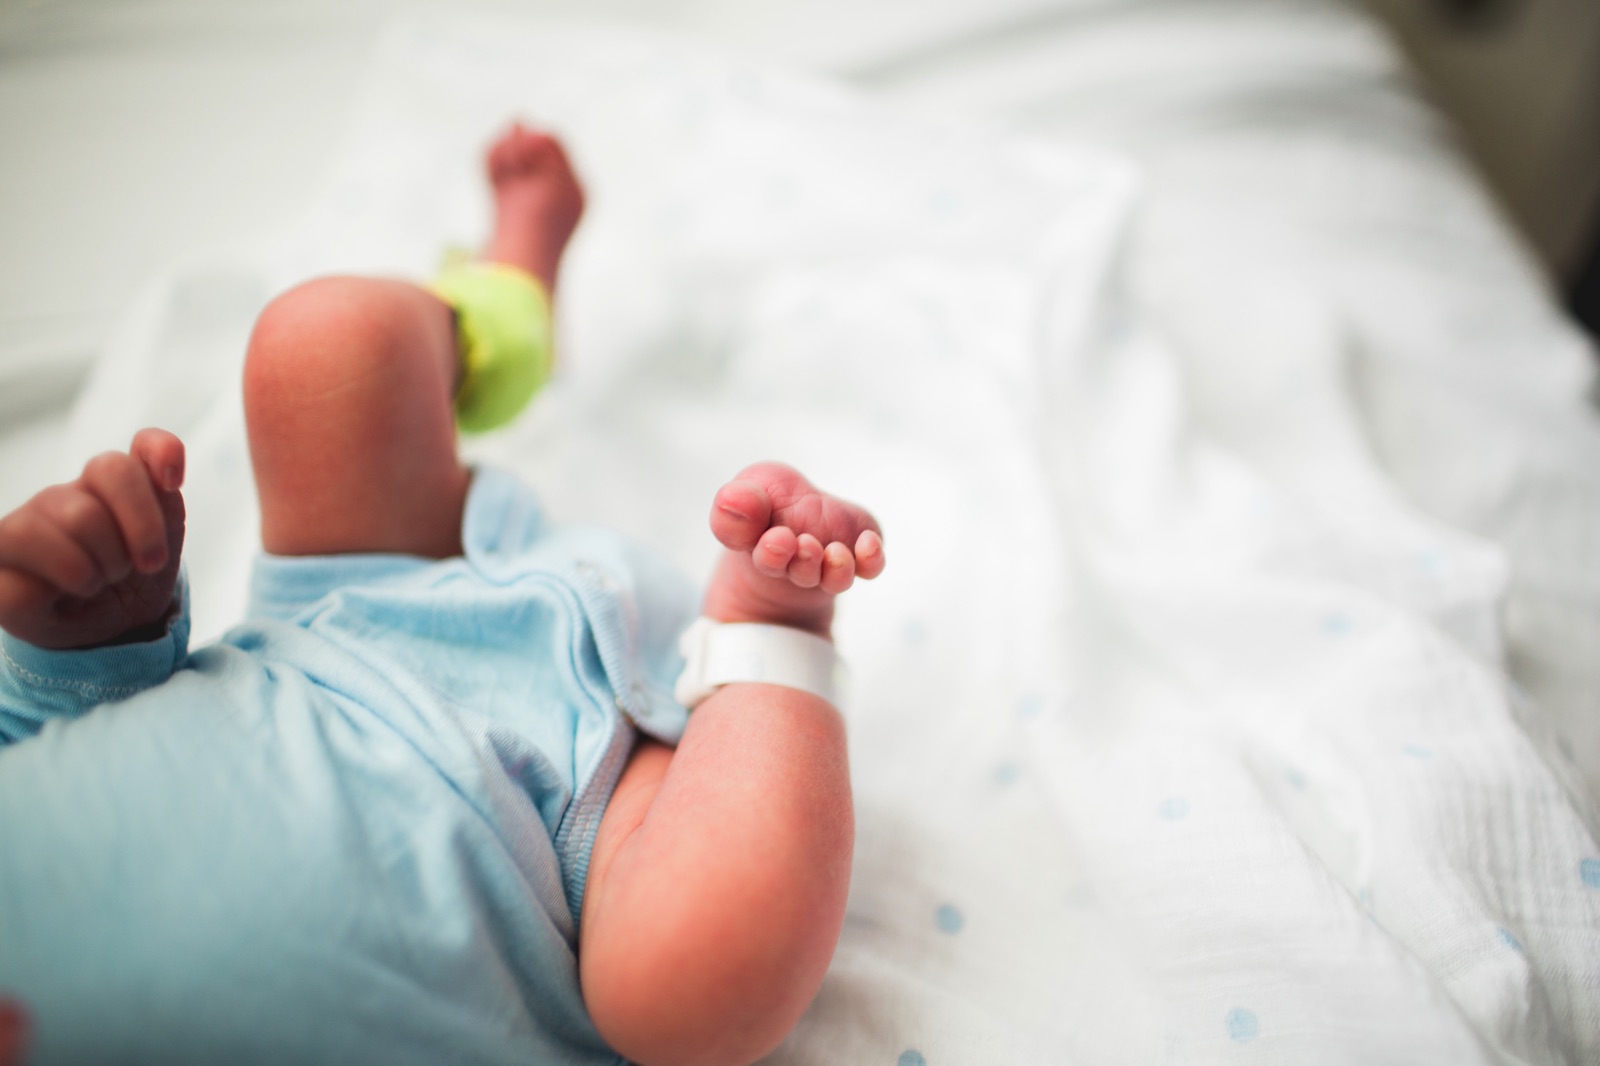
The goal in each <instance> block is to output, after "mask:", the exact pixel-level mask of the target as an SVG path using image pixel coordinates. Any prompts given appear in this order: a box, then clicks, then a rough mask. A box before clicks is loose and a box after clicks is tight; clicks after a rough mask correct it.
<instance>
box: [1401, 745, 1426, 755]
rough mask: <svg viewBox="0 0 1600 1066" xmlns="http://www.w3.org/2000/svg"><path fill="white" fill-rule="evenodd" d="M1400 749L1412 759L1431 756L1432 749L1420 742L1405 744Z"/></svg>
mask: <svg viewBox="0 0 1600 1066" xmlns="http://www.w3.org/2000/svg"><path fill="white" fill-rule="evenodd" d="M1400 750H1401V751H1403V752H1405V753H1406V754H1407V755H1409V756H1411V757H1412V758H1413V759H1431V758H1433V749H1432V748H1430V747H1426V746H1425V745H1422V744H1407V745H1406V746H1405V747H1403V748H1401V749H1400Z"/></svg>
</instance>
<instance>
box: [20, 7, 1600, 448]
mask: <svg viewBox="0 0 1600 1066" xmlns="http://www.w3.org/2000/svg"><path fill="white" fill-rule="evenodd" d="M1360 2H1364V3H1365V4H1366V5H1367V6H1368V7H1369V8H1370V10H1371V11H1372V12H1373V13H1375V14H1376V15H1377V16H1378V17H1379V20H1380V21H1381V22H1382V23H1383V24H1385V25H1387V26H1388V27H1389V28H1390V29H1391V30H1392V31H1393V33H1394V35H1395V36H1396V38H1397V39H1398V41H1399V42H1400V43H1401V45H1402V46H1403V48H1404V50H1405V52H1406V53H1408V56H1409V59H1410V60H1411V62H1412V65H1413V67H1414V68H1415V70H1416V71H1417V72H1418V75H1419V77H1420V80H1421V82H1422V83H1423V88H1424V92H1425V93H1426V94H1427V95H1429V96H1430V97H1431V98H1432V100H1433V101H1434V102H1435V103H1436V104H1437V105H1438V106H1439V107H1440V108H1441V109H1442V110H1443V112H1444V113H1445V114H1446V116H1447V117H1448V119H1449V120H1450V121H1451V122H1453V124H1454V127H1455V130H1456V139H1457V140H1458V142H1459V145H1460V147H1461V148H1463V149H1464V151H1465V153H1466V154H1467V155H1468V156H1470V158H1471V159H1473V160H1474V161H1475V162H1476V164H1477V165H1478V168H1479V169H1480V170H1481V172H1482V173H1483V175H1484V176H1485V177H1486V179H1487V182H1488V185H1489V187H1490V189H1491V191H1492V192H1493V193H1494V194H1495V196H1496V197H1497V198H1498V200H1499V202H1500V204H1501V206H1502V208H1503V210H1504V212H1505V214H1506V215H1507V216H1508V217H1509V218H1510V219H1511V220H1512V222H1513V223H1514V225H1515V227H1516V229H1517V230H1518V231H1520V233H1521V234H1522V235H1523V236H1524V238H1525V240H1526V242H1527V245H1528V247H1529V248H1530V249H1531V251H1532V253H1533V255H1534V256H1536V258H1537V260H1538V261H1539V262H1540V263H1541V264H1542V265H1543V267H1544V269H1545V271H1546V273H1547V276H1548V277H1549V279H1550V281H1551V285H1552V288H1553V289H1555V290H1557V291H1559V292H1561V293H1563V294H1564V295H1565V298H1566V299H1567V301H1568V303H1569V306H1572V307H1574V308H1575V309H1576V310H1579V311H1580V313H1581V314H1582V316H1583V317H1584V318H1585V319H1586V320H1587V322H1588V325H1589V328H1590V330H1591V331H1594V330H1596V329H1600V317H1597V315H1600V312H1597V310H1596V300H1597V299H1600V293H1597V279H1596V266H1595V258H1596V246H1597V243H1600V242H1597V236H1600V210H1597V208H1600V3H1597V2H1595V0H1211V2H1209V3H1205V4H1199V3H1196V4H1192V5H1170V4H1169V5H1162V4H1149V5H1143V4H1137V3H1136V4H1129V3H1125V2H1116V0H996V2H995V3H992V4H990V5H973V4H970V3H962V2H959V0H930V2H928V3H924V4H913V5H907V4H903V3H881V4H861V3H845V2H841V0H821V2H819V3H817V4H814V5H811V6H809V7H807V8H806V12H807V13H806V16H805V17H804V18H800V17H798V16H795V17H779V16H777V15H775V14H774V12H779V11H783V10H786V9H784V8H783V7H782V5H777V4H771V3H767V4H763V3H739V2H737V0H589V2H585V3H581V4H580V3H576V2H571V0H477V2H476V3H475V4H474V5H473V7H474V8H475V9H479V10H487V11H501V12H505V13H516V14H534V15H538V16H539V17H543V18H552V19H556V20H560V19H564V18H565V19H570V20H572V21H584V22H600V23H605V22H614V23H617V24H625V25H629V26H634V27H641V26H642V27H647V28H648V27H658V28H660V29H663V30H666V31H681V29H682V28H683V27H685V26H691V25H692V26H695V27H697V28H699V29H700V31H701V32H707V31H708V30H709V32H710V33H712V34H714V36H715V37H716V39H717V42H718V43H719V44H723V45H727V46H731V47H735V48H748V49H751V50H752V51H754V52H756V53H758V54H768V55H771V56H773V57H774V58H776V59H778V60H780V61H786V62H793V63H795V64H796V65H799V66H807V67H811V68H813V69H820V70H822V71H824V72H826V73H829V74H833V75H837V76H841V77H843V78H845V79H846V80H854V81H856V82H858V83H861V84H865V85H867V86H869V87H872V88H877V89H888V90H890V91H891V92H892V91H893V90H895V89H896V88H897V87H898V86H901V85H904V84H907V83H918V84H919V85H920V84H925V83H928V82H933V83H937V82H939V81H940V79H941V77H942V72H943V67H942V66H941V64H943V63H944V62H945V60H946V59H947V58H948V57H949V56H950V55H957V57H958V59H959V62H957V63H953V64H948V65H949V66H951V67H953V68H954V69H955V71H956V78H955V81H956V82H957V83H960V82H961V78H962V77H963V70H964V68H963V67H962V64H970V63H971V62H972V61H973V60H972V57H973V56H979V57H982V56H984V55H985V54H987V55H990V56H991V57H992V58H991V59H990V60H989V61H988V62H989V67H990V68H992V70H1001V69H1002V68H1003V67H1005V66H1006V65H1008V64H1009V63H1010V62H1011V59H1010V54H1011V53H1015V54H1016V55H1019V56H1021V55H1024V54H1025V53H1026V46H1025V44H1024V43H1022V42H1025V41H1028V40H1034V39H1038V40H1045V39H1050V38H1051V37H1052V35H1058V36H1060V37H1061V38H1062V39H1063V40H1065V39H1068V38H1069V37H1070V36H1071V33H1072V32H1076V31H1079V30H1082V29H1086V28H1090V27H1092V25H1093V24H1094V23H1095V22H1096V20H1100V21H1103V22H1105V24H1106V26H1107V27H1108V28H1111V29H1117V30H1118V31H1119V32H1120V30H1121V28H1122V27H1124V26H1136V25H1137V24H1138V23H1140V22H1141V20H1142V19H1143V18H1144V16H1143V14H1142V13H1143V11H1144V9H1146V8H1148V9H1149V10H1150V11H1151V12H1152V13H1153V14H1162V12H1161V11H1160V10H1158V9H1162V8H1163V7H1166V8H1171V9H1172V11H1173V13H1174V17H1173V21H1174V22H1175V23H1178V24H1181V23H1182V22H1183V21H1184V20H1192V21H1198V20H1200V19H1201V18H1202V17H1203V18H1204V19H1205V20H1207V21H1208V22H1211V23H1215V24H1216V25H1217V26H1219V27H1221V29H1219V30H1217V31H1216V32H1214V33H1213V34H1212V35H1211V40H1210V42H1209V43H1206V42H1202V43H1199V44H1197V45H1195V46H1194V47H1195V48H1196V49H1205V48H1208V47H1209V48H1212V49H1214V50H1216V49H1219V48H1221V49H1222V50H1224V51H1225V50H1226V48H1227V46H1228V45H1229V36H1230V34H1236V35H1237V36H1238V37H1239V38H1240V40H1241V41H1243V40H1244V39H1245V38H1248V37H1249V36H1250V34H1251V33H1253V32H1254V31H1253V30H1252V29H1251V27H1253V26H1257V25H1258V24H1268V23H1271V22H1278V23H1281V24H1283V25H1285V26H1289V27H1293V25H1294V23H1295V22H1296V19H1297V18H1298V17H1299V16H1303V15H1306V14H1308V13H1309V14H1311V15H1315V14H1316V13H1317V12H1318V11H1327V10H1329V9H1336V8H1339V7H1343V6H1350V5H1354V4H1357V3H1360ZM429 6H430V5H429V4H427V3H426V2H424V0H329V2H325V0H275V2H273V3H270V4H259V3H244V2H241V0H0V146H3V147H0V249H3V250H4V251H3V253H0V384H3V385H4V388H0V422H15V421H16V420H18V419H19V418H22V417H24V416H26V415H27V413H28V412H30V411H35V410H39V409H41V408H50V407H57V406H59V405H60V404H61V403H63V402H65V400H66V398H67V397H69V396H70V395H71V394H72V392H73V390H74V389H75V388H76V386H77V384H78V382H79V381H81V379H82V375H83V372H84V369H85V367H86V366H87V363H88V360H89V358H90V357H91V355H92V353H93V352H94V351H95V350H96V349H97V348H98V347H99V346H100V345H101V344H102V343H103V342H104V341H105V339H106V337H107V336H109V335H110V331H111V328H112V319H113V316H114V315H115V314H116V313H117V311H118V309H119V308H121V307H123V306H125V305H126V304H127V302H128V301H129V299H130V298H131V296H132V295H133V294H134V293H135V292H136V291H137V290H138V288H139V286H140V285H142V284H145V283H147V282H148V280H149V278H150V276H151V273H152V271H153V270H157V269H163V268H168V267H173V266H175V265H179V264H181V263H182V262H183V261H184V260H185V258H186V257H189V256H192V255H195V254H200V253H202V252H204V253H206V254H213V253H215V252H216V251H217V250H219V249H224V250H225V249H227V248H230V247H236V248H240V249H249V248H256V247H259V246H261V245H262V243H263V242H267V241H271V240H272V239H274V238H275V237H276V236H278V235H279V234H281V233H282V232H283V231H284V230H285V229H286V228H289V227H292V226H293V225H295V224H297V223H298V222H299V221H300V220H301V219H302V218H303V216H304V213H305V210H306V203H307V200H308V198H309V197H310V196H311V195H312V194H313V191H314V190H316V189H318V188H319V187H320V184H321V182H322V181H323V180H324V179H325V174H324V173H323V172H321V171H320V170H318V169H317V168H316V167H315V166H307V165H306V161H307V160H318V159H332V158H333V157H334V156H335V154H336V153H337V151H338V148H339V138H340V136H341V133H342V131H343V129H344V124H345V122H346V121H347V106H346V104H347V102H348V99H349V98H350V96H351V94H352V92H353V91H354V88H355V86H357V85H358V84H359V80H360V78H361V76H362V72H363V70H364V69H365V64H366V61H367V57H368V54H369V51H370V48H371V46H372V42H373V40H374V38H375V36H376V34H377V32H378V30H379V28H380V27H381V26H383V25H384V24H386V23H387V22H389V21H391V20H392V19H394V18H395V17H396V16H397V15H399V14H403V13H404V12H405V11H407V10H414V9H419V8H426V7H429ZM432 6H437V5H432ZM980 7H981V8H984V13H983V14H982V15H981V16H980V15H978V14H976V11H977V9H978V8H980ZM1184 7H1187V9H1188V11H1187V12H1186V13H1178V12H1177V9H1178V8H1184ZM1291 15H1294V16H1296V18H1290V17H1289V16H1291ZM1230 20H1231V22H1230ZM1149 21H1152V22H1154V21H1156V19H1155V18H1154V17H1152V18H1151V19H1150V20H1149ZM1301 21H1304V20H1301ZM1310 22H1311V24H1314V23H1315V19H1312V20H1310ZM1329 24H1330V25H1343V24H1342V23H1339V22H1337V20H1334V21H1332V22H1330V23H1329ZM1231 25H1237V26H1238V27H1239V30H1238V31H1235V30H1233V29H1230V28H1229V27H1230V26H1231ZM843 27H848V29H849V32H848V33H845V32H840V31H841V28H843ZM1294 32H1295V31H1294V30H1293V29H1292V28H1291V29H1289V30H1287V31H1285V32H1284V34H1283V40H1282V41H1280V42H1279V44H1278V45H1277V46H1276V48H1277V52H1278V59H1277V62H1278V63H1280V64H1281V65H1283V66H1285V67H1289V66H1293V65H1295V64H1298V63H1301V62H1303V61H1304V59H1305V57H1310V56H1319V55H1321V54H1322V51H1319V48H1318V47H1317V44H1316V43H1315V42H1310V41H1307V42H1305V43H1304V44H1303V45H1302V44H1296V43H1294V40H1293V35H1294ZM1301 32H1302V33H1313V34H1314V33H1316V32H1317V31H1316V30H1315V29H1310V30H1302V31H1301ZM1128 34H1129V36H1133V31H1131V30H1130V31H1128ZM1108 36H1113V35H1112V34H1110V33H1109V32H1108ZM1086 39H1092V38H1089V37H1087V35H1086ZM986 48H987V49H988V52H987V53H986V52H985V49H986ZM1008 49H1009V50H1010V51H1009V52H1008V51H1006V50H1008ZM1270 50H1271V49H1270V48H1269V49H1267V51H1270ZM1323 51H1326V52H1327V53H1328V54H1338V52H1339V49H1338V47H1336V46H1335V47H1330V48H1329V49H1326V50H1323ZM1301 53H1304V55H1303V56H1302V55H1301ZM1095 54H1096V53H1095V52H1094V51H1093V49H1092V48H1088V47H1087V46H1086V49H1085V51H1084V53H1083V55H1082V57H1081V58H1087V59H1091V60H1092V58H1093V56H1094V55H1095ZM888 56H893V57H895V58H893V59H892V60H887V61H886V60H885V57H888ZM907 57H910V58H909V59H908V58H907ZM1074 61H1076V59H1075V60H1074ZM1185 62H1187V61H1186V60H1181V59H1178V58H1176V57H1173V58H1172V59H1171V60H1170V61H1169V67H1168V68H1167V69H1165V70H1163V71H1161V72H1160V75H1159V76H1165V75H1167V74H1168V73H1170V74H1171V77H1170V85H1168V86H1167V87H1166V88H1160V87H1155V88H1150V87H1147V86H1149V85H1150V83H1151V81H1152V79H1151V78H1150V77H1149V73H1148V72H1144V73H1141V72H1139V71H1138V70H1137V68H1135V69H1134V70H1133V71H1132V72H1131V73H1124V74H1121V75H1119V77H1122V78H1124V79H1128V78H1142V81H1140V82H1133V81H1126V80H1124V81H1116V80H1107V81H1105V82H1103V83H1101V82H1097V81H1096V78H1097V77H1098V75H1094V76H1087V77H1085V78H1083V79H1082V83H1081V84H1082V85H1083V86H1086V87H1088V88H1086V89H1084V90H1083V94H1084V95H1083V96H1082V100H1081V101H1080V100H1079V99H1071V100H1065V104H1064V106H1063V108H1062V110H1061V114H1064V115H1069V116H1077V115H1080V114H1081V115H1088V114H1089V112H1090V111H1091V110H1092V108H1091V107H1090V106H1088V104H1087V101H1088V95H1087V93H1088V92H1089V91H1091V90H1092V91H1094V92H1098V93H1099V94H1100V97H1099V98H1098V100H1096V101H1095V102H1094V105H1093V106H1094V107H1098V108H1100V112H1101V113H1102V114H1103V115H1105V116H1109V118H1108V119H1107V122H1109V125H1100V126H1098V127H1095V128H1090V127H1089V126H1084V127H1081V128H1080V127H1079V126H1076V125H1073V124H1072V122H1071V121H1069V122H1067V123H1065V124H1058V126H1056V127H1049V128H1047V126H1048V124H1044V123H1033V125H1034V126H1035V127H1036V128H1038V129H1039V130H1040V131H1041V132H1052V133H1053V132H1061V133H1064V134H1067V135H1072V136H1080V135H1085V134H1087V135H1088V136H1091V137H1104V138H1105V139H1106V140H1107V141H1109V142H1112V143H1118V142H1119V141H1120V142H1122V143H1118V146H1119V147H1121V148H1124V149H1128V150H1131V151H1133V152H1134V153H1135V154H1136V155H1137V154H1139V152H1140V149H1141V147H1142V146H1141V145H1140V144H1137V143H1132V142H1133V141H1135V140H1136V139H1137V138H1136V137H1133V136H1129V135H1128V131H1130V130H1138V129H1144V130H1149V129H1154V128H1156V126H1158V125H1160V124H1161V122H1164V121H1165V118H1164V116H1165V114H1167V113H1169V112H1170V113H1177V111H1178V108H1179V107H1180V106H1181V105H1180V103H1178V102H1175V101H1176V100H1177V98H1176V97H1166V98H1163V97H1161V96H1160V93H1161V92H1166V91H1168V90H1169V89H1170V90H1172V91H1178V90H1181V89H1183V88H1184V87H1186V86H1187V87H1189V88H1190V89H1194V90H1197V91H1199V92H1200V94H1201V96H1202V97H1204V95H1205V93H1207V92H1210V91H1212V90H1211V85H1210V84H1209V83H1203V82H1201V81H1200V80H1199V79H1200V78H1201V77H1202V74H1194V73H1190V72H1187V71H1185V70H1181V69H1173V68H1174V67H1181V66H1183V64H1184V63H1185ZM1214 62H1216V63H1217V64H1218V65H1225V64H1224V63H1222V61H1214ZM1253 62H1254V63H1255V64H1257V65H1258V66H1260V68H1261V69H1262V70H1263V71H1268V73H1267V75H1266V77H1265V79H1264V80H1263V82H1262V87H1261V88H1260V89H1259V90H1257V89H1252V90H1250V91H1251V92H1256V93H1258V95H1261V94H1270V92H1272V91H1274V90H1273V86H1275V85H1277V84H1279V82H1280V81H1281V82H1283V83H1284V84H1300V85H1302V86H1306V85H1313V84H1316V77H1317V75H1315V74H1310V75H1307V76H1306V77H1304V78H1301V79H1300V80H1299V81H1294V80H1293V79H1289V80H1287V81H1285V80H1284V79H1279V78H1278V76H1277V75H1273V74H1271V73H1270V70H1269V67H1270V64H1269V63H1268V61H1267V60H1266V59H1265V58H1262V57H1257V58H1256V59H1254V60H1253ZM1195 63H1196V71H1201V69H1202V68H1201V66H1200V64H1199V61H1198V60H1196V61H1195ZM930 71H931V74H930ZM1203 76H1204V77H1205V78H1207V79H1212V78H1214V77H1215V75H1213V74H1210V73H1204V74H1203ZM1340 76H1343V73H1342V72H1340V71H1337V70H1335V72H1334V75H1333V77H1340ZM1004 78H1005V74H1004V73H1003V71H1002V72H1001V73H1000V74H999V75H992V76H990V77H988V80H987V81H986V82H985V84H986V85H989V86H992V85H998V84H1001V83H1003V81H1004ZM1273 79H1277V80H1273ZM1325 84H1334V82H1333V81H1332V80H1330V79H1325ZM958 90H959V91H957V92H955V93H953V95H956V96H959V95H961V94H962V93H964V92H965V91H966V90H965V86H964V84H958ZM1141 92H1144V93H1146V94H1147V99H1146V100H1142V101H1140V102H1138V103H1135V104H1133V105H1129V106H1124V107H1121V108H1116V107H1112V108H1106V107H1105V106H1104V101H1105V97H1106V95H1107V94H1122V95H1123V96H1125V97H1127V98H1129V99H1132V98H1133V97H1136V96H1138V94H1139V93H1141ZM1226 92H1235V91H1234V90H1231V89H1228V90H1226ZM1224 95H1225V93H1223V92H1219V93H1218V97H1217V98H1218V99H1219V100H1223V97H1224ZM1237 95H1238V94H1237V93H1235V97H1237ZM1261 98H1263V99H1264V98H1265V95H1262V96H1261ZM1063 99H1065V98H1063ZM1012 102H1013V101H1011V100H1009V99H1008V98H1006V97H1004V96H1003V95H1002V96H1000V97H997V98H995V99H993V100H990V101H988V107H989V110H990V112H991V114H992V115H999V116H1004V115H1005V114H1006V112H1007V105H1008V104H1010V103H1012ZM1223 102H1224V103H1226V102H1227V101H1226V100H1224V101H1223ZM1080 103H1082V106H1080ZM1031 106H1032V104H1031V103H1028V104H1027V105H1026V106H1018V107H1013V108H1012V109H1011V110H1012V117H1013V118H1015V117H1016V116H1017V115H1022V116H1023V118H1024V119H1026V118H1027V116H1028V112H1027V107H1031ZM1206 106H1208V105H1207V104H1206V101H1205V100H1204V99H1202V100H1201V101H1200V105H1199V106H1198V107H1197V108H1196V113H1200V112H1202V111H1204V110H1205V108H1206ZM1312 106H1315V105H1312ZM1219 113H1224V112H1222V111H1219ZM1386 115H1387V113H1385V115H1383V116H1379V118H1378V119H1377V121H1387V117H1386ZM1152 116H1154V118H1155V120H1156V121H1155V122H1154V123H1152V122H1151V121H1149V120H1150V119H1151V117H1152ZM1097 121H1098V120H1097ZM1141 123H1143V125H1141ZM1021 124H1023V125H1024V126H1027V125H1029V122H1027V121H1023V122H1022V123H1021ZM1418 128H1419V129H1421V127H1420V126H1419V127H1418ZM1374 129H1375V127H1374ZM1426 136H1428V137H1429V138H1432V137H1433V136H1434V131H1432V130H1429V131H1428V132H1427V134H1426ZM1449 137H1450V134H1449V132H1448V131H1446V132H1445V133H1444V135H1443V139H1445V140H1448V139H1449ZM240 205H248V210H247V211H246V210H240ZM68 234H70V235H71V236H70V237H69V236H67V235H68ZM84 234H96V235H98V236H97V237H95V238H91V239H89V240H88V241H87V243H86V242H85V238H84V236H83V235H84ZM64 241H70V242H71V243H72V244H73V245H75V246H73V247H66V246H63V242H64Z"/></svg>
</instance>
